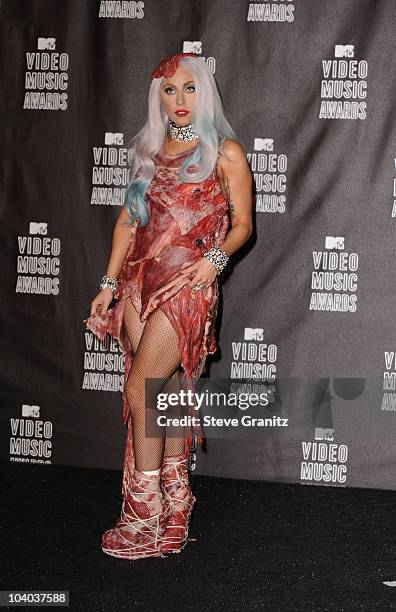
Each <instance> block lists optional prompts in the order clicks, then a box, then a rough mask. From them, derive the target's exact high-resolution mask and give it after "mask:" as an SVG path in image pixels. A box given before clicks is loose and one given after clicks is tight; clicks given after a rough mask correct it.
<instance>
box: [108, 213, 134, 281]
mask: <svg viewBox="0 0 396 612" xmlns="http://www.w3.org/2000/svg"><path fill="white" fill-rule="evenodd" d="M128 218H129V214H128V211H127V209H126V208H125V206H123V207H122V209H121V212H120V214H119V215H118V218H117V221H116V222H115V225H114V229H113V238H112V245H111V255H110V259H109V263H108V266H107V271H106V276H110V278H117V277H118V275H119V273H120V271H121V267H122V264H123V261H124V259H125V256H126V254H127V251H128V247H129V242H130V238H131V226H130V225H129V226H127V225H122V223H125V221H127V220H128Z"/></svg>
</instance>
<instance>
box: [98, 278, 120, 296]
mask: <svg viewBox="0 0 396 612" xmlns="http://www.w3.org/2000/svg"><path fill="white" fill-rule="evenodd" d="M99 288H100V289H107V288H109V289H111V290H112V292H113V293H114V297H117V295H118V278H116V277H114V278H110V276H106V275H105V276H104V277H103V278H102V280H101V281H100V285H99Z"/></svg>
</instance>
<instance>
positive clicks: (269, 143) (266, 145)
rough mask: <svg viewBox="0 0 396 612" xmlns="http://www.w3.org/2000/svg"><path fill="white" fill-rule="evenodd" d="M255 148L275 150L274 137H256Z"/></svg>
mask: <svg viewBox="0 0 396 612" xmlns="http://www.w3.org/2000/svg"><path fill="white" fill-rule="evenodd" d="M254 150H255V151H273V150H274V139H273V138H255V139H254Z"/></svg>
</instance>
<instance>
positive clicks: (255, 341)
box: [0, 0, 396, 489]
mask: <svg viewBox="0 0 396 612" xmlns="http://www.w3.org/2000/svg"><path fill="white" fill-rule="evenodd" d="M0 20H1V46H2V49H1V80H2V96H1V101H0V104H1V107H2V117H3V121H2V136H1V140H2V145H3V156H2V160H1V164H2V170H1V177H2V182H3V186H2V190H1V197H2V206H1V234H2V238H1V244H2V283H1V285H2V300H1V315H2V325H1V338H2V345H1V355H2V368H1V374H0V375H1V396H2V410H1V434H0V458H1V459H2V460H5V461H12V462H30V463H42V464H43V466H44V465H51V464H58V465H59V464H61V465H73V466H84V467H92V468H111V469H121V468H122V459H123V450H124V441H125V435H126V430H125V427H124V426H123V424H122V422H121V392H122V389H123V384H124V376H123V371H124V358H123V353H122V351H121V350H120V347H119V346H118V343H117V341H116V340H114V339H112V338H109V337H107V338H106V340H105V342H103V343H101V342H99V341H98V339H97V338H96V337H95V336H94V335H93V334H92V333H91V332H88V331H87V330H86V329H85V327H84V325H83V323H82V321H83V319H84V318H86V317H87V316H88V313H89V305H90V301H91V300H92V299H93V298H94V296H95V295H96V294H97V291H98V284H99V281H100V279H101V277H102V275H103V274H104V273H105V271H106V266H107V261H108V257H109V255H110V249H111V237H112V230H113V226H114V222H115V220H116V218H117V216H118V214H119V211H120V207H121V206H122V203H123V198H124V194H125V190H126V187H127V184H128V159H129V158H128V142H129V141H130V139H131V138H132V136H133V135H134V134H136V132H137V131H138V130H139V129H140V128H141V127H142V125H143V124H144V122H145V120H146V112H147V97H148V90H149V87H150V82H151V81H150V73H151V70H152V69H153V68H154V67H155V66H156V65H157V64H158V62H159V61H160V60H161V59H162V58H163V57H165V56H167V55H169V54H172V53H179V52H182V51H184V52H186V51H194V52H196V53H197V54H199V55H200V56H201V59H202V61H204V62H206V63H207V65H208V66H209V69H210V70H211V72H212V73H213V75H214V77H215V79H216V82H217V84H218V86H219V90H220V93H221V97H222V100H223V104H224V108H225V113H226V116H227V117H228V119H229V121H230V123H231V125H232V126H233V128H234V129H235V132H236V134H237V136H238V138H239V140H240V142H241V143H242V144H243V146H244V149H245V152H246V157H247V160H248V162H249V164H250V167H251V170H252V173H253V176H254V192H255V193H254V207H253V208H254V233H253V236H252V238H251V239H250V240H249V242H248V243H246V244H245V245H244V246H243V247H242V249H240V250H239V251H238V252H237V253H236V254H235V255H234V256H232V258H231V259H232V262H231V264H230V265H229V266H228V267H227V269H226V270H225V271H224V273H222V275H221V276H220V277H219V279H220V301H219V307H218V319H217V332H216V333H217V338H218V346H219V350H218V352H217V353H216V354H215V355H212V356H210V357H209V358H208V361H207V372H206V373H205V375H204V378H205V376H206V377H208V376H210V377H214V378H216V379H221V378H222V377H224V378H231V379H232V380H233V383H234V386H235V389H236V390H237V391H238V389H239V390H240V389H241V388H243V389H244V390H245V391H246V390H249V391H255V392H258V393H260V391H261V390H262V389H267V390H268V389H270V390H271V393H272V399H271V401H270V402H269V403H268V405H267V406H265V407H264V408H262V413H261V417H262V418H261V419H257V421H256V422H253V421H252V420H251V419H250V420H249V418H246V419H245V422H244V426H243V428H241V431H240V432H239V433H238V434H237V433H236V432H235V431H232V424H229V426H227V425H225V424H224V422H219V423H218V424H217V423H214V424H212V425H213V426H212V427H211V436H210V437H207V440H206V446H205V447H204V448H203V449H201V448H198V449H194V448H192V450H191V469H192V470H193V471H194V473H197V474H206V475H214V476H221V477H234V478H244V479H245V478H247V479H258V480H272V481H273V480H275V481H279V482H296V483H301V484H310V485H325V486H338V487H342V486H343V487H348V486H349V487H368V488H378V489H396V470H395V460H396V449H395V444H394V439H395V423H396V412H395V410H396V392H395V386H396V333H395V313H396V301H395V293H396V289H395V288H396V260H395V255H396V142H395V111H394V100H395V92H396V70H395V56H396V43H395V36H394V31H395V27H396V18H395V3H394V2H393V1H392V0H300V1H297V0H296V1H293V0H272V1H269V2H257V1H251V2H249V1H247V0H200V1H199V2H193V1H192V0H145V1H98V0H2V2H1V5H0ZM238 385H239V387H240V388H239V387H238ZM222 416H224V415H222ZM216 428H217V429H216ZM216 431H217V433H216Z"/></svg>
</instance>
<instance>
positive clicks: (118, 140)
mask: <svg viewBox="0 0 396 612" xmlns="http://www.w3.org/2000/svg"><path fill="white" fill-rule="evenodd" d="M104 141H105V145H123V144H124V134H123V133H122V132H105V138H104Z"/></svg>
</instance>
